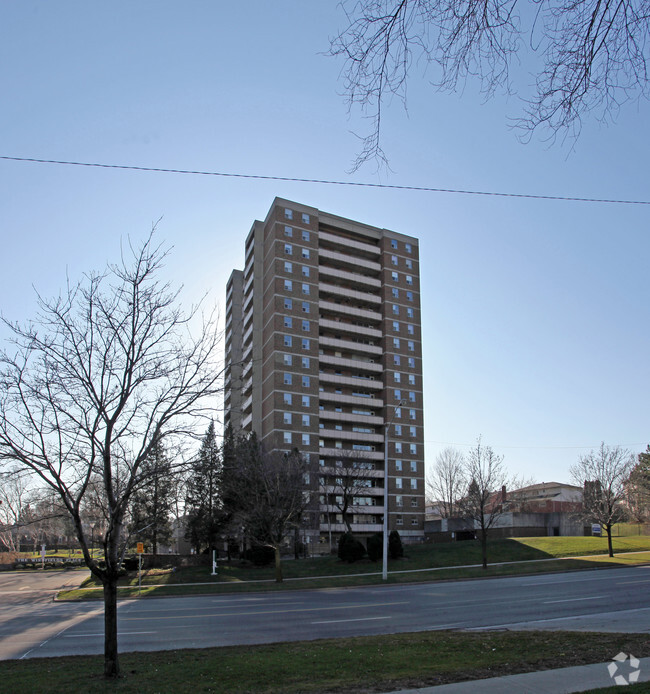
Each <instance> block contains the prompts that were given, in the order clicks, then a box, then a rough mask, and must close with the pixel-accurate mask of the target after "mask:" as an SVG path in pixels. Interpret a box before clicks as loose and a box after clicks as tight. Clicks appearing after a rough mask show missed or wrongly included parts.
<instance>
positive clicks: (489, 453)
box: [459, 437, 509, 569]
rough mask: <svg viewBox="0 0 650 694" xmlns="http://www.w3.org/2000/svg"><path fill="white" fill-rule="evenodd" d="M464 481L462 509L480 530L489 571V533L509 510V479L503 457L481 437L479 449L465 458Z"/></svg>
mask: <svg viewBox="0 0 650 694" xmlns="http://www.w3.org/2000/svg"><path fill="white" fill-rule="evenodd" d="M463 478H464V485H465V492H464V495H463V496H462V497H461V499H460V501H459V509H460V512H461V515H462V516H463V517H464V518H466V519H467V520H470V521H472V525H473V527H474V528H476V529H477V530H478V531H479V539H480V541H481V552H482V557H483V568H484V569H487V540H488V533H489V532H490V530H491V528H493V527H494V526H495V525H496V523H497V521H498V520H499V518H500V517H501V516H502V514H503V512H504V510H505V508H506V506H505V502H506V499H505V498H504V496H505V490H506V488H507V486H508V483H509V480H508V473H507V470H506V468H505V466H504V465H503V456H499V455H496V453H495V452H494V451H493V450H492V448H491V447H490V446H484V445H483V444H482V443H481V439H480V437H479V439H478V440H477V442H476V446H475V447H474V448H472V449H470V451H469V452H468V454H467V455H466V456H465V462H464V465H463Z"/></svg>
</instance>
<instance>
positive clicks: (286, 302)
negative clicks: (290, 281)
mask: <svg viewBox="0 0 650 694" xmlns="http://www.w3.org/2000/svg"><path fill="white" fill-rule="evenodd" d="M284 307H285V308H286V309H287V311H291V309H292V308H293V301H291V299H285V300H284Z"/></svg>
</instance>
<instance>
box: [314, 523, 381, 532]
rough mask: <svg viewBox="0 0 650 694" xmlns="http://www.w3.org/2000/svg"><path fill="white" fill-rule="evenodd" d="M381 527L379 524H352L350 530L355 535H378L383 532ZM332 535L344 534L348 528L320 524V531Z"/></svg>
mask: <svg viewBox="0 0 650 694" xmlns="http://www.w3.org/2000/svg"><path fill="white" fill-rule="evenodd" d="M383 527H384V526H383V525H381V523H372V524H371V523H352V530H354V532H356V533H380V532H382V530H383ZM330 530H331V531H332V532H333V533H345V532H347V530H348V526H347V525H345V523H332V524H329V525H328V524H327V523H321V524H320V531H321V532H322V533H326V532H329V531H330Z"/></svg>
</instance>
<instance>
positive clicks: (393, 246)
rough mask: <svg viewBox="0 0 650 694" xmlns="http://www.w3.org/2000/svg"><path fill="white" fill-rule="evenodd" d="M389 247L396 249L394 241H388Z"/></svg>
mask: <svg viewBox="0 0 650 694" xmlns="http://www.w3.org/2000/svg"><path fill="white" fill-rule="evenodd" d="M390 247H391V248H394V249H396V248H397V241H395V239H391V240H390Z"/></svg>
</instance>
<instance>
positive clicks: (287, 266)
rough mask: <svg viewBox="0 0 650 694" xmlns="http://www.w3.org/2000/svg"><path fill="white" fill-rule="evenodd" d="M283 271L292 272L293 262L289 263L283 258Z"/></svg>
mask: <svg viewBox="0 0 650 694" xmlns="http://www.w3.org/2000/svg"><path fill="white" fill-rule="evenodd" d="M284 271H285V272H288V273H289V274H291V273H292V272H293V263H290V262H289V261H288V260H285V261H284Z"/></svg>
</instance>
